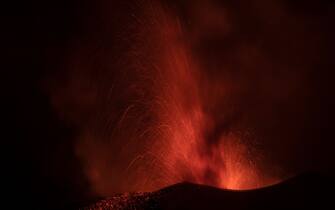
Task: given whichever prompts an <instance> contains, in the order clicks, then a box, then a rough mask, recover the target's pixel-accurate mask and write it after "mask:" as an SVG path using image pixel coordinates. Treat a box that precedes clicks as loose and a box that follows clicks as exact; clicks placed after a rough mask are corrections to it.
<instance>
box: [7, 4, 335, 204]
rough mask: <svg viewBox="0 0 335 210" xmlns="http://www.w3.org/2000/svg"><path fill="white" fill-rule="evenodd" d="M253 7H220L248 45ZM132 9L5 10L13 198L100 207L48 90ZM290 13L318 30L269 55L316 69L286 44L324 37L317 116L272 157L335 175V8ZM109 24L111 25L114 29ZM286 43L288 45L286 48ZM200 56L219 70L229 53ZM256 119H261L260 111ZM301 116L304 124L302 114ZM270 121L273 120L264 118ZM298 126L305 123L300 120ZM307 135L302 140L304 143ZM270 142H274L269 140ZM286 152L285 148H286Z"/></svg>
mask: <svg viewBox="0 0 335 210" xmlns="http://www.w3.org/2000/svg"><path fill="white" fill-rule="evenodd" d="M121 2H123V1H121ZM176 2H177V3H172V2H169V3H168V5H170V4H171V6H172V7H173V8H176V11H178V13H179V14H180V16H181V17H183V18H184V19H185V22H186V20H190V21H192V19H191V18H190V15H189V11H188V9H187V8H188V7H189V5H190V4H192V3H191V2H192V1H189V0H185V1H183V0H179V1H176ZM218 2H219V1H218ZM247 2H249V1H228V0H227V1H221V2H219V3H218V4H220V5H221V4H222V5H225V4H228V5H231V7H232V8H234V9H232V10H231V11H233V12H232V13H234V12H236V13H238V12H240V13H243V15H241V17H240V16H239V18H241V20H239V19H238V18H236V21H238V23H239V24H240V25H241V28H242V29H241V31H239V32H238V33H237V34H236V36H241V37H243V30H247V31H248V30H249V29H247V28H248V27H249V26H250V25H251V24H253V23H254V22H251V23H249V22H248V21H247V19H248V15H249V16H252V15H253V14H252V13H244V12H243V11H249V10H248V9H246V8H245V7H246V6H245V5H248V3H247ZM101 5H104V6H101ZM128 5H131V1H128V2H127V3H117V2H116V1H110V2H109V3H106V1H103V0H101V1H94V3H93V1H74V0H67V1H62V0H61V1H60V0H58V1H54V0H52V1H37V0H36V1H30V2H29V3H28V2H25V3H23V4H20V5H11V6H8V9H6V8H4V9H5V10H6V11H5V13H6V15H5V22H6V23H5V25H4V27H5V29H3V30H2V31H3V33H4V35H5V38H4V39H3V41H4V42H5V45H4V48H5V54H6V55H5V59H4V60H5V68H3V72H4V75H5V81H4V90H5V92H6V94H5V97H6V98H7V99H6V103H9V104H10V110H11V111H10V113H11V114H10V120H9V121H8V122H9V123H8V124H9V125H10V126H12V132H11V135H10V136H9V137H8V138H7V139H8V141H9V142H11V143H13V145H12V146H13V147H14V151H15V152H14V153H13V154H12V155H10V156H9V157H7V158H8V163H9V164H8V166H9V169H8V171H10V173H9V174H10V175H11V177H12V180H13V181H11V182H10V185H11V187H10V188H11V189H12V190H13V193H12V194H11V195H13V196H15V197H17V195H19V196H23V197H25V198H26V201H27V202H28V203H30V204H33V205H37V206H38V209H39V208H41V209H63V208H65V209H67V208H73V207H78V206H82V205H84V204H86V203H89V202H91V201H92V200H94V199H95V196H94V193H93V192H92V191H91V189H90V185H89V183H88V180H87V179H86V177H85V175H84V172H83V169H82V166H81V163H80V160H79V159H78V157H77V156H76V155H75V153H74V152H73V151H74V142H73V139H74V136H76V135H77V134H78V133H77V132H79V131H78V129H77V128H76V127H75V126H73V124H71V123H67V122H65V121H64V120H62V119H60V117H59V116H58V114H57V113H56V112H55V111H54V109H53V107H52V106H51V104H50V96H49V93H48V91H47V90H46V88H45V87H46V86H48V84H46V83H47V82H46V81H49V80H48V79H47V78H48V77H50V75H53V76H55V77H57V75H61V74H62V73H63V72H64V71H66V70H64V69H63V67H64V65H66V64H67V63H68V59H69V56H70V53H71V47H72V46H74V45H80V42H81V41H82V40H95V39H101V40H106V39H108V36H107V35H111V34H114V33H118V30H119V27H121V26H122V25H124V24H127V23H126V22H122V21H121V22H118V20H114V19H113V17H116V16H117V17H118V16H120V15H121V16H122V15H124V16H127V14H128V13H130V12H131V11H130V10H129V7H128ZM285 5H286V9H287V11H289V13H290V14H292V15H293V16H294V17H296V18H297V20H299V21H300V20H302V21H301V22H304V23H306V24H307V28H308V27H310V28H311V30H309V29H308V30H307V29H306V30H307V31H308V32H310V34H306V36H304V37H301V35H304V34H303V33H300V32H299V33H293V38H292V39H290V38H289V37H288V38H285V37H284V38H283V40H281V41H279V43H273V44H272V45H271V46H264V47H265V48H266V47H269V49H270V50H269V52H270V53H272V54H271V55H270V56H272V57H275V58H278V59H279V61H278V62H280V61H282V60H285V59H287V60H285V61H287V62H288V63H289V62H293V63H294V62H297V63H299V62H302V63H303V62H304V60H306V62H307V63H308V64H309V63H310V62H309V61H307V60H308V59H310V56H312V57H313V56H314V54H313V52H311V53H309V52H306V54H305V53H304V54H302V55H301V56H300V57H299V55H294V56H293V57H294V58H292V60H290V59H289V58H287V55H286V54H290V52H287V51H286V50H285V47H287V46H290V44H287V43H286V39H287V40H288V42H292V43H293V45H294V46H295V43H301V45H303V46H304V45H305V44H308V40H309V37H310V36H313V35H314V32H313V31H312V30H318V31H316V32H315V34H317V37H318V38H319V39H320V40H318V41H315V43H317V44H316V45H317V46H316V47H315V46H313V47H311V49H315V48H318V49H320V50H319V52H321V54H319V55H318V56H319V57H318V59H317V61H315V63H313V66H312V67H311V70H308V73H306V74H309V77H310V78H313V82H312V84H313V86H312V87H306V90H308V91H309V93H308V94H309V96H310V97H312V99H311V100H310V103H309V104H303V105H302V106H306V107H307V108H306V107H304V108H306V109H308V110H309V109H311V110H317V111H315V112H311V114H310V116H304V117H305V118H304V119H305V122H306V124H305V125H306V126H301V127H299V126H298V127H297V126H296V127H295V125H292V126H293V127H294V128H299V129H301V130H299V134H297V136H301V137H302V138H304V141H297V142H294V143H293V146H292V151H289V152H288V153H287V155H285V154H284V155H280V154H276V151H270V152H269V154H272V155H273V156H275V157H278V162H282V163H284V165H285V166H287V167H288V168H289V170H292V171H294V170H295V169H297V171H300V170H304V169H305V170H306V169H307V170H308V169H319V170H321V171H322V172H326V173H331V174H333V171H334V157H333V150H334V146H335V144H334V134H333V130H334V123H333V121H334V120H333V119H334V117H335V112H334V108H333V104H334V102H335V100H334V92H333V90H334V81H333V79H334V76H335V75H334V71H333V69H334V64H335V61H334V52H333V50H334V47H335V46H334V43H335V42H334V38H333V37H335V31H334V30H335V29H334V28H335V27H334V14H335V13H334V11H335V10H334V8H335V7H334V3H333V1H331V0H328V1H327V0H319V1H312V0H305V1H303V0H296V1H289V0H285ZM102 8H104V9H102ZM106 11H110V12H109V15H110V17H111V19H106V18H105V17H106ZM124 20H126V18H124ZM109 21H111V24H110V25H109ZM299 21H298V22H299ZM308 24H310V26H309V25H308ZM298 25H299V23H298ZM189 27H190V28H189V29H188V30H189V31H190V33H191V32H192V31H193V30H196V27H194V26H192V25H190V26H189ZM255 28H256V29H255V31H254V32H250V34H251V36H250V37H249V38H250V39H253V36H254V37H257V36H261V37H262V38H264V40H267V39H268V38H267V36H268V34H271V32H268V31H266V32H263V31H261V32H260V31H257V25H256V26H255ZM285 30H290V28H289V27H287V28H285ZM251 31H252V30H251ZM278 31H280V29H278ZM106 34H107V35H106ZM288 34H290V33H288ZM111 37H113V36H111ZM306 37H307V38H306ZM209 39H211V40H214V42H215V40H217V39H218V40H219V38H218V37H210V38H209ZM243 39H244V38H243ZM269 40H271V39H270V38H269ZM301 40H307V41H306V42H305V41H301ZM218 42H219V41H218ZM232 42H234V39H232ZM282 42H285V44H284V45H282ZM208 43H209V44H208ZM276 44H277V45H278V46H276ZM224 47H225V46H223V47H222V48H224ZM195 49H196V50H198V51H199V55H200V56H202V57H205V60H207V61H208V62H209V63H215V62H216V61H215V59H214V60H211V59H213V56H211V55H210V53H211V52H214V53H217V54H220V53H226V52H223V51H220V50H222V49H221V46H219V47H218V46H215V47H212V48H211V45H210V42H206V43H205V44H201V43H200V44H199V45H196V46H195ZM273 49H279V50H273ZM302 49H305V50H306V51H308V50H309V48H308V47H305V48H304V47H302ZM290 50H291V49H290ZM290 50H288V51H290ZM292 50H293V51H294V49H292ZM207 51H209V52H207ZM294 52H295V51H294ZM296 52H298V53H299V52H300V51H299V50H297V51H296ZM206 56H208V59H207V57H206ZM281 56H282V57H283V58H281ZM285 56H286V57H285ZM304 69H305V68H303V69H302V71H304ZM209 74H214V75H218V74H219V73H218V72H209ZM12 104H13V105H12ZM297 106H300V105H297ZM301 109H303V108H301ZM297 110H300V109H298V108H297ZM255 112H257V109H256V108H255ZM304 113H306V112H304ZM307 113H308V111H307ZM293 115H294V114H293ZM297 115H298V116H297V117H299V114H297ZM293 118H294V117H293ZM264 119H267V118H266V117H264ZM289 121H290V120H289ZM292 121H293V123H295V122H301V121H299V120H298V121H296V120H294V119H292ZM293 123H292V124H293ZM288 124H289V123H288ZM260 126H262V125H260ZM284 127H285V126H284ZM285 128H286V127H285ZM269 132H271V130H270V131H269ZM301 133H303V135H300V134H301ZM264 135H265V136H266V135H270V136H271V134H267V133H264ZM283 141H284V140H283ZM6 142H7V141H6ZM280 145H282V144H281V143H278V142H277V143H273V142H266V143H265V147H269V148H275V147H280ZM283 145H287V144H283ZM283 148H286V147H285V146H283ZM282 150H285V149H281V148H279V149H278V151H282ZM279 153H280V152H279ZM270 156H271V155H270ZM293 159H294V160H293ZM6 160H7V159H6ZM291 160H292V161H291Z"/></svg>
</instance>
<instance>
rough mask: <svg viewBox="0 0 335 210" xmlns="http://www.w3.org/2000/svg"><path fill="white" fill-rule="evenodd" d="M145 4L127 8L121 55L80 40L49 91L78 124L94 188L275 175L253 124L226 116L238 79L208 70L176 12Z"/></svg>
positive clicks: (238, 184) (262, 181)
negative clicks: (265, 165)
mask: <svg viewBox="0 0 335 210" xmlns="http://www.w3.org/2000/svg"><path fill="white" fill-rule="evenodd" d="M143 2H146V1H143ZM144 5H145V6H143V5H141V10H142V12H141V13H136V14H134V16H133V17H129V18H130V19H131V18H133V19H131V21H132V22H133V23H132V24H131V26H129V29H128V28H127V29H125V31H127V30H128V32H127V33H124V34H122V33H121V36H128V38H122V39H120V40H121V41H120V43H119V45H120V47H119V48H122V50H120V53H119V54H118V56H113V57H110V54H113V53H110V54H109V52H108V44H106V43H105V45H106V47H105V48H103V49H100V51H102V53H101V54H99V53H97V54H96V55H94V56H92V55H91V54H90V53H91V51H94V52H97V51H99V50H92V48H93V49H94V47H92V46H91V45H93V46H95V45H99V44H95V43H93V44H92V43H87V44H86V45H82V46H80V47H79V48H80V49H79V50H78V51H75V53H74V54H75V56H74V58H73V60H74V62H73V63H72V64H71V67H69V68H71V71H70V72H71V73H69V75H67V78H66V83H65V85H64V87H62V88H59V87H58V89H57V88H55V89H56V91H55V94H53V97H52V99H53V103H54V104H55V106H56V108H57V109H58V110H60V111H59V112H60V113H62V116H65V118H66V119H71V122H72V123H73V124H74V125H75V126H76V127H77V128H78V131H79V136H78V139H77V146H76V151H77V153H78V156H79V157H80V158H81V160H82V162H83V167H84V170H85V172H86V174H87V176H88V179H89V181H90V184H91V186H92V188H93V189H94V190H95V191H96V192H97V193H98V194H100V195H104V196H108V195H111V194H113V193H115V192H125V191H128V192H129V191H149V190H154V189H158V188H161V187H164V186H167V185H171V184H174V183H178V182H183V181H189V182H194V183H200V184H207V185H212V186H216V187H220V188H228V189H250V188H257V187H261V186H264V185H266V184H269V183H271V182H272V181H273V180H271V179H267V178H266V177H265V175H264V174H263V173H262V171H261V170H260V167H259V166H258V163H259V162H258V161H259V159H260V157H261V156H260V155H259V154H258V153H257V152H254V148H253V147H252V145H251V144H250V142H251V140H252V132H251V131H249V130H248V128H246V127H244V125H243V123H241V124H239V123H235V124H233V125H231V124H232V123H230V121H233V120H232V119H231V118H233V117H231V114H230V112H232V109H233V108H231V107H232V106H233V105H229V103H228V102H227V103H226V101H228V100H230V98H229V97H227V95H226V94H227V92H229V90H231V89H232V84H230V83H226V82H225V81H227V80H228V79H220V78H211V77H208V76H207V75H206V74H205V72H206V70H205V69H204V67H203V65H202V64H200V62H197V60H198V59H197V55H195V53H194V49H193V47H192V43H191V40H190V38H189V36H188V35H186V34H188V33H189V32H186V29H185V28H184V25H183V24H184V23H183V22H182V21H180V20H179V18H178V16H176V15H173V13H172V12H171V13H170V12H168V9H166V8H165V7H162V6H161V5H159V4H158V3H153V2H150V1H148V2H147V3H146V4H144ZM122 40H123V42H124V43H123V45H122ZM124 40H125V41H124ZM114 54H115V53H114ZM99 56H100V58H99ZM92 57H93V58H92ZM97 57H98V58H97ZM97 63H100V64H99V65H97ZM110 63H112V64H110ZM222 68H224V67H222ZM227 104H228V105H227ZM78 107H80V108H78ZM226 108H227V109H226ZM218 110H219V111H218ZM218 113H219V114H218ZM218 115H220V116H219V117H218Z"/></svg>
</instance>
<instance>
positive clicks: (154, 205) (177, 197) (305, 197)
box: [84, 174, 335, 210]
mask: <svg viewBox="0 0 335 210" xmlns="http://www.w3.org/2000/svg"><path fill="white" fill-rule="evenodd" d="M333 184H334V183H333V182H331V180H330V179H329V178H328V177H324V176H321V175H318V174H305V175H301V176H297V177H294V178H291V179H288V180H286V181H284V182H282V183H279V184H276V185H273V186H269V187H265V188H260V189H254V190H244V191H235V190H225V189H219V188H215V187H209V186H205V185H198V184H192V183H179V184H175V185H172V186H169V187H166V188H163V189H161V190H158V191H155V192H146V193H125V194H120V195H117V196H114V197H112V198H107V199H104V200H101V201H98V202H97V203H95V204H93V205H91V206H89V207H87V208H84V209H87V210H95V209H106V210H107V209H118V210H119V209H120V210H121V209H307V208H310V209H334V207H335V206H334V203H333V202H332V196H331V193H330V192H329V190H330V189H331V188H332V187H331V186H334V185H333Z"/></svg>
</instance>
